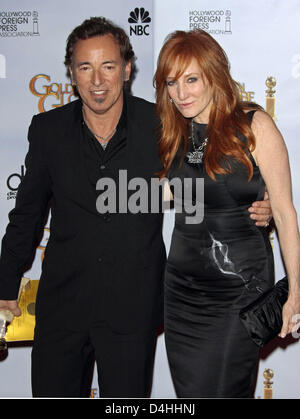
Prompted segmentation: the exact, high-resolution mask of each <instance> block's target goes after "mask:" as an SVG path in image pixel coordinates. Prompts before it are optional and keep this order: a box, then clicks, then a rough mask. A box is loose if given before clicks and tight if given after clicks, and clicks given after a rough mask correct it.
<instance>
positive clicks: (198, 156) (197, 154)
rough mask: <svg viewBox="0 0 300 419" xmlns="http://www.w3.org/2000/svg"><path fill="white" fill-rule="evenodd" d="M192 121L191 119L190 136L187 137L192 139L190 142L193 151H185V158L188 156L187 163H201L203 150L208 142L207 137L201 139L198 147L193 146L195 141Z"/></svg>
mask: <svg viewBox="0 0 300 419" xmlns="http://www.w3.org/2000/svg"><path fill="white" fill-rule="evenodd" d="M193 122H194V121H193V120H192V124H191V125H192V129H191V131H192V132H191V136H190V137H189V138H191V140H192V144H193V147H194V151H189V152H188V153H187V155H186V156H187V158H188V162H189V163H202V161H203V155H204V151H205V147H206V145H207V143H208V137H207V138H205V140H203V142H202V144H201V145H200V146H199V147H196V146H195V141H194V123H193Z"/></svg>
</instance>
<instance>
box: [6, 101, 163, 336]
mask: <svg viewBox="0 0 300 419" xmlns="http://www.w3.org/2000/svg"><path fill="white" fill-rule="evenodd" d="M125 100H126V103H127V136H126V148H125V154H124V156H123V158H122V159H121V160H120V161H118V162H117V166H119V169H120V170H127V174H128V179H131V178H134V177H139V178H144V179H146V180H147V182H149V184H150V180H151V178H152V177H155V172H157V171H158V170H159V169H160V162H159V158H158V153H157V151H158V149H157V141H156V135H155V130H156V128H157V119H156V117H155V111H154V105H153V104H151V103H149V102H146V101H145V100H142V99H139V98H135V97H132V96H125ZM81 106H82V104H81V102H80V100H78V101H74V102H72V103H70V104H68V105H65V106H63V107H60V108H57V109H54V110H51V111H49V112H46V113H42V114H39V115H36V116H34V117H33V120H32V123H31V126H30V128H29V135H28V138H29V143H30V146H29V151H28V154H27V156H26V159H25V164H26V174H25V176H24V178H23V180H22V182H21V184H20V186H19V190H18V195H17V199H16V206H15V209H13V210H12V211H11V212H10V214H9V220H10V222H9V225H8V227H7V231H6V234H5V236H4V238H3V241H2V253H1V259H0V299H16V298H17V294H18V288H19V284H20V279H21V277H22V274H23V272H24V270H25V269H26V267H27V265H28V263H29V262H30V260H31V259H32V256H33V254H34V252H35V249H36V245H37V243H38V240H39V238H40V234H41V231H42V229H43V225H44V221H45V216H46V214H47V208H48V207H49V204H50V208H51V223H50V238H49V241H48V244H47V248H46V251H45V258H44V261H43V266H42V275H41V278H40V283H39V290H38V297H37V305H36V321H37V326H44V325H48V326H49V325H50V324H51V322H53V319H54V318H55V319H56V321H59V319H61V321H63V322H65V323H66V324H67V325H68V327H72V328H74V329H78V328H80V329H81V328H84V327H86V326H87V325H89V324H90V322H97V321H105V322H107V323H109V324H110V325H111V327H112V328H113V329H115V330H117V331H120V332H125V333H127V332H131V331H135V330H141V329H144V330H146V329H150V328H153V327H156V326H157V325H159V324H160V323H161V322H162V312H163V271H164V264H165V248H164V244H163V239H162V221H163V217H162V214H161V213H158V214H130V213H128V214H109V216H107V214H106V215H103V214H99V213H98V212H97V209H96V191H95V190H94V189H93V188H92V186H91V183H90V182H89V179H88V173H87V167H86V161H85V159H84V158H83V153H82V141H83V140H84V139H83V136H82V126H81V123H82V118H81ZM105 155H107V157H105V159H106V160H105V161H104V165H103V167H105V170H103V176H104V177H112V178H116V177H117V173H118V171H116V162H114V159H115V158H117V156H118V153H117V152H116V153H107V154H106V153H105ZM111 168H113V170H112V169H111ZM116 180H117V179H116ZM54 313H55V315H54Z"/></svg>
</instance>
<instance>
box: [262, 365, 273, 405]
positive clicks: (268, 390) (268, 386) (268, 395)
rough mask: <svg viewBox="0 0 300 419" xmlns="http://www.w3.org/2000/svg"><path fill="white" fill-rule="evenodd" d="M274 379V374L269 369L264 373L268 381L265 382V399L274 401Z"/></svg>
mask: <svg viewBox="0 0 300 419" xmlns="http://www.w3.org/2000/svg"><path fill="white" fill-rule="evenodd" d="M273 377H274V372H273V371H272V370H271V369H270V368H267V369H265V371H264V378H265V380H266V381H264V385H265V387H264V399H273V381H271V380H272V378H273Z"/></svg>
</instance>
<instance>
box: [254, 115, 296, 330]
mask: <svg viewBox="0 0 300 419" xmlns="http://www.w3.org/2000/svg"><path fill="white" fill-rule="evenodd" d="M252 129H253V133H254V135H255V137H256V148H255V150H254V152H253V156H254V158H255V160H256V162H257V165H258V166H259V168H260V172H261V174H262V176H263V178H264V181H265V183H266V186H267V190H268V193H269V198H270V203H271V208H272V212H273V218H274V222H275V225H276V228H277V231H278V238H279V242H280V247H281V251H282V255H283V259H284V263H285V266H286V270H287V275H288V278H289V297H288V300H287V303H286V304H285V305H284V309H283V326H282V329H281V332H280V336H281V337H285V335H286V334H288V333H291V331H292V329H293V320H294V322H296V320H295V317H294V316H295V315H296V314H299V313H300V237H299V229H298V222H297V213H296V210H295V208H294V205H293V201H292V186H291V174H290V165H289V158H288V152H287V148H286V146H285V143H284V140H283V138H282V135H281V133H280V132H279V130H278V129H277V127H276V125H275V124H274V122H273V120H272V118H271V117H270V116H269V115H268V114H267V113H265V112H263V111H257V112H255V114H254V117H253V122H252Z"/></svg>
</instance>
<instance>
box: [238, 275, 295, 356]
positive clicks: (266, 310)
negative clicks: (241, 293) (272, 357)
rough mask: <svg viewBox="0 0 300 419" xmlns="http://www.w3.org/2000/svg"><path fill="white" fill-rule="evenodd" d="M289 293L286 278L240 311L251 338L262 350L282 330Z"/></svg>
mask: <svg viewBox="0 0 300 419" xmlns="http://www.w3.org/2000/svg"><path fill="white" fill-rule="evenodd" d="M288 293H289V281H288V278H287V277H284V278H283V279H281V280H280V281H278V282H277V283H276V284H275V286H274V287H273V288H271V289H270V290H268V291H267V292H265V293H264V294H263V295H261V296H259V297H258V299H257V300H255V301H253V302H252V303H250V304H249V305H248V306H247V307H244V308H243V309H242V310H241V311H240V318H241V321H242V323H243V325H244V326H245V328H246V330H247V332H248V334H249V336H250V338H251V339H252V340H253V342H255V343H256V345H258V346H260V347H261V348H262V347H263V346H265V345H266V344H267V343H268V342H270V341H271V340H272V339H273V338H275V336H277V335H278V333H279V332H280V330H281V328H282V308H283V305H284V304H285V302H286V300H287V298H288Z"/></svg>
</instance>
